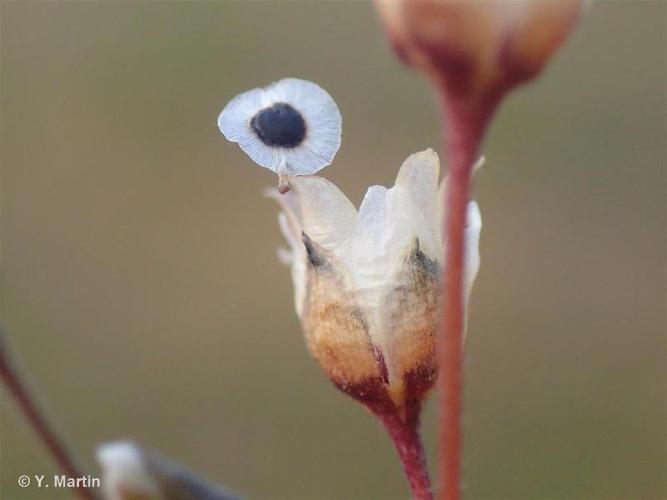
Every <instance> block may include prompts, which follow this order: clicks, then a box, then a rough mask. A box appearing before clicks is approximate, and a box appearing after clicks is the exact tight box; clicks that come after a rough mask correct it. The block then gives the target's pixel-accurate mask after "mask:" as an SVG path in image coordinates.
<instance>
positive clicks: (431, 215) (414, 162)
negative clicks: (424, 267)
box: [395, 148, 442, 261]
mask: <svg viewBox="0 0 667 500" xmlns="http://www.w3.org/2000/svg"><path fill="white" fill-rule="evenodd" d="M439 173H440V160H439V159H438V154H437V153H436V152H435V151H433V150H432V149H430V148H429V149H427V150H425V151H421V152H419V153H415V154H412V155H410V156H409V157H408V159H407V160H405V161H404V162H403V165H402V166H401V169H400V170H399V171H398V175H397V176H396V184H395V185H396V186H400V187H402V188H403V189H405V191H406V193H407V199H406V200H405V202H404V204H405V206H404V207H400V208H399V210H400V211H401V212H403V213H404V214H407V216H408V217H409V218H410V221H411V224H412V226H413V228H414V231H415V234H416V236H417V237H418V238H419V247H420V249H421V251H422V252H424V254H426V255H428V256H429V257H431V258H432V259H436V260H438V261H440V260H441V252H442V238H441V236H440V234H441V231H440V226H439V221H438V207H439V205H440V201H439V199H438V175H439Z"/></svg>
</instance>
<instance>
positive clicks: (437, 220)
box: [271, 150, 481, 411]
mask: <svg viewBox="0 0 667 500" xmlns="http://www.w3.org/2000/svg"><path fill="white" fill-rule="evenodd" d="M438 173H439V161H438V156H437V154H436V153H435V152H433V151H432V150H427V151H423V152H421V153H416V154H413V155H412V156H410V157H409V158H408V159H407V160H406V161H405V162H404V163H403V166H402V167H401V169H400V171H399V173H398V176H397V178H396V183H395V185H394V187H392V188H391V189H387V188H385V187H382V186H372V187H370V188H369V189H368V191H367V193H366V196H365V198H364V200H363V202H362V203H361V207H360V209H359V211H358V212H357V210H356V209H355V207H354V206H353V205H352V203H351V202H350V201H349V200H348V198H347V197H346V196H345V195H344V194H343V193H342V192H341V191H340V190H339V189H338V188H337V187H336V186H335V185H334V184H332V183H331V182H329V181H327V180H326V179H323V178H321V177H316V176H306V177H299V178H295V179H292V180H291V187H292V189H291V191H290V192H289V193H287V194H286V195H279V194H277V193H276V191H275V190H271V195H272V196H273V197H274V198H275V199H276V200H278V202H279V203H280V205H281V207H282V209H283V211H282V213H281V214H280V216H279V223H280V227H281V229H282V232H283V233H284V235H285V237H286V238H287V240H288V242H289V244H290V248H291V250H290V251H283V252H282V254H281V255H282V257H283V260H286V261H288V262H289V263H290V264H291V267H292V278H293V281H294V288H295V305H296V310H297V313H298V315H299V317H300V319H301V322H302V325H303V328H304V333H305V335H306V340H307V343H308V346H309V349H310V351H311V352H312V354H313V355H314V356H315V358H316V359H317V360H318V361H319V363H320V365H321V366H322V367H323V369H324V370H325V372H326V373H327V374H328V375H329V377H330V378H331V379H332V380H333V381H334V383H335V384H336V385H338V386H339V387H340V388H342V389H343V390H345V391H346V392H348V393H350V394H351V395H352V396H354V397H356V398H357V399H361V400H364V401H365V402H367V403H368V401H366V400H367V399H368V398H369V397H370V396H368V395H369V394H373V396H372V397H373V398H374V402H373V404H376V402H375V401H376V400H377V395H378V390H380V393H382V391H385V392H386V394H388V395H389V397H390V398H391V400H392V401H393V403H394V404H395V405H397V406H398V407H401V406H402V405H403V404H405V401H406V398H407V399H410V398H412V400H414V399H415V398H420V397H421V395H422V394H423V393H425V392H426V390H428V389H430V387H431V386H432V385H433V383H434V381H435V373H436V372H437V360H436V355H435V352H436V345H437V342H436V340H437V339H436V331H437V323H438V314H439V313H438V310H439V308H438V297H439V280H440V274H441V269H440V266H441V262H443V245H442V229H441V227H442V220H443V215H442V213H441V212H440V208H439V207H440V206H441V203H440V199H441V197H440V196H439V190H438ZM441 189H442V188H441ZM480 230H481V217H480V213H479V209H478V207H477V204H476V203H475V202H471V203H470V205H469V207H468V227H467V229H466V235H465V236H466V274H465V279H466V284H465V286H466V292H467V294H469V292H470V289H471V287H472V283H473V280H474V278H475V275H476V273H477V269H478V267H479V253H478V243H479V234H480ZM417 393H419V394H417ZM382 404H386V401H385V402H384V403H382ZM372 409H373V408H372ZM374 410H377V408H376V409H374ZM377 411H380V410H377Z"/></svg>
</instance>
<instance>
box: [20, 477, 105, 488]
mask: <svg viewBox="0 0 667 500" xmlns="http://www.w3.org/2000/svg"><path fill="white" fill-rule="evenodd" d="M17 483H18V485H19V486H20V487H21V488H28V487H31V486H32V487H33V488H51V487H53V488H99V487H100V486H101V481H100V478H99V477H95V476H91V475H87V476H79V477H70V476H66V475H64V474H55V475H53V476H47V475H45V474H32V475H28V474H21V475H20V476H19V477H18V479H17Z"/></svg>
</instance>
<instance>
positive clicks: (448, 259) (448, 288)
mask: <svg viewBox="0 0 667 500" xmlns="http://www.w3.org/2000/svg"><path fill="white" fill-rule="evenodd" d="M438 90H439V93H440V95H439V97H440V102H441V112H442V117H443V125H445V128H444V135H443V142H444V146H445V150H446V152H447V163H448V166H449V172H448V176H447V187H446V192H445V199H444V200H442V201H441V202H442V203H444V204H445V214H446V216H445V221H444V224H445V227H444V232H443V234H445V265H444V266H443V275H442V286H443V294H444V297H443V299H444V300H443V301H442V304H443V313H442V314H443V316H442V321H441V326H440V329H441V331H440V335H439V337H440V342H439V367H440V368H439V376H440V391H441V392H440V464H439V477H440V487H441V491H440V498H443V499H446V500H459V498H460V496H461V450H462V446H463V429H462V425H461V417H462V414H463V353H462V347H463V333H464V331H463V330H464V328H465V299H466V298H465V295H464V293H465V292H464V282H463V280H464V271H465V241H464V230H465V226H466V213H467V208H468V201H469V199H470V185H471V178H472V173H473V165H474V163H475V161H476V159H477V155H478V148H479V145H480V142H481V139H482V136H483V134H484V130H485V128H486V124H487V123H488V120H489V118H490V116H491V114H492V113H493V110H494V108H495V102H494V101H488V102H484V103H483V106H475V107H471V106H470V102H471V101H469V100H466V99H457V98H456V97H454V96H452V95H450V94H449V93H448V91H447V89H446V87H445V85H444V84H443V85H441V87H440V88H439V89H438ZM477 104H479V101H477Z"/></svg>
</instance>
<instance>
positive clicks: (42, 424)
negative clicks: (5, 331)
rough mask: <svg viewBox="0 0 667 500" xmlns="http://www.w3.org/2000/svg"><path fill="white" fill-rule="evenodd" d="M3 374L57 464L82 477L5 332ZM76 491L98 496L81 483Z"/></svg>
mask: <svg viewBox="0 0 667 500" xmlns="http://www.w3.org/2000/svg"><path fill="white" fill-rule="evenodd" d="M0 377H1V378H2V381H3V382H4V384H5V386H6V387H7V390H8V391H9V393H10V394H11V395H12V396H13V397H14V399H15V400H16V403H17V404H18V406H19V408H20V410H21V412H22V413H23V415H24V416H25V418H26V420H27V421H28V423H29V424H30V426H31V427H32V428H33V430H34V431H35V434H37V437H38V438H39V440H40V441H41V442H42V444H43V445H44V447H46V449H47V450H48V451H49V452H50V453H51V456H52V457H53V459H54V460H55V462H56V463H57V465H58V467H59V468H60V469H61V470H62V472H63V473H64V474H65V475H67V477H72V478H78V477H83V476H84V474H83V473H82V471H81V469H79V467H78V466H77V465H76V461H75V460H74V458H73V456H72V454H71V453H70V451H69V450H68V449H67V447H66V446H65V444H64V443H63V441H62V440H61V439H60V438H59V437H58V435H57V433H56V432H55V430H54V428H53V426H52V425H51V423H50V422H49V420H48V419H47V417H46V415H45V414H44V412H43V411H42V410H41V409H40V408H39V406H38V405H37V403H36V401H35V398H34V397H33V395H32V394H31V392H30V390H29V389H28V387H27V384H26V383H25V380H24V379H23V377H22V376H21V374H20V372H19V370H18V369H17V367H16V364H15V363H14V361H13V360H12V359H11V354H10V353H9V351H8V348H7V345H6V343H5V339H4V338H3V335H2V334H1V333H0ZM73 490H74V493H75V494H76V495H77V496H78V497H79V498H81V499H82V500H94V499H95V495H94V494H93V492H92V491H91V490H90V489H89V488H86V487H85V486H82V485H78V486H76V487H74V488H73Z"/></svg>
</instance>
